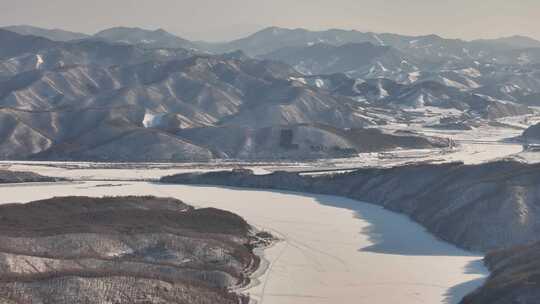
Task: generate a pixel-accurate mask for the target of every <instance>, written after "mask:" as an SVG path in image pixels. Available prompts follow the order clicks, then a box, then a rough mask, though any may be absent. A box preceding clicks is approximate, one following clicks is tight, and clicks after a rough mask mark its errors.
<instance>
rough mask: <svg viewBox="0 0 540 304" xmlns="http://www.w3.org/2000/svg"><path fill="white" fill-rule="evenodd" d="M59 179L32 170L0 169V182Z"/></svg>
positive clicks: (58, 179)
mask: <svg viewBox="0 0 540 304" xmlns="http://www.w3.org/2000/svg"><path fill="white" fill-rule="evenodd" d="M60 180H61V179H60V178H56V177H48V176H43V175H39V174H37V173H33V172H17V171H9V170H1V169H0V184H14V183H37V182H56V181H60Z"/></svg>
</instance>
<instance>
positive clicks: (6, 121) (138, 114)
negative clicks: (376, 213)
mask: <svg viewBox="0 0 540 304" xmlns="http://www.w3.org/2000/svg"><path fill="white" fill-rule="evenodd" d="M274 30H275V33H274ZM284 33H285V34H284ZM287 33H289V31H288V30H281V29H273V30H272V29H269V30H266V31H263V33H262V35H263V36H264V35H275V36H276V37H278V38H279V39H281V38H280V37H281V36H282V35H285V37H289V36H288V35H287ZM294 33H296V34H295V35H300V36H302V35H304V33H305V31H304V30H296V31H294ZM336 33H337V34H339V33H341V31H339V30H334V31H331V32H330V34H327V35H328V36H326V38H327V41H326V42H319V43H315V44H312V45H306V46H298V47H295V46H291V47H288V48H280V49H278V50H276V51H275V52H273V53H272V55H264V56H259V57H251V56H249V54H248V53H246V50H237V51H231V52H228V53H223V54H211V53H208V52H207V51H205V50H202V49H195V48H191V47H190V46H191V44H190V43H189V42H186V41H185V40H183V39H181V38H178V37H175V36H173V35H171V34H169V33H167V32H165V31H163V30H157V31H148V30H143V29H137V28H115V29H111V30H107V31H104V32H101V33H99V34H98V35H97V36H100V37H98V38H96V37H91V38H87V39H76V40H70V41H53V40H50V39H47V38H42V37H37V36H32V35H20V34H17V33H14V32H11V31H6V30H0V44H1V45H5V46H6V47H4V48H2V49H0V159H13V158H17V159H55V160H101V161H195V160H197V161H205V160H211V159H215V158H242V159H269V158H273V159H283V158H295V159H296V158H302V157H304V158H309V159H314V158H326V157H343V156H353V155H355V154H356V153H358V152H360V151H369V152H374V151H376V150H377V149H379V150H385V149H392V148H395V147H407V148H425V147H428V148H437V147H444V145H445V143H444V142H442V143H441V142H438V140H437V139H435V140H433V139H431V138H427V137H426V136H421V135H418V134H416V135H414V136H413V138H410V139H407V140H405V139H404V137H403V136H399V134H388V133H385V132H371V131H369V130H367V131H366V128H375V129H377V128H379V126H381V125H385V124H392V123H400V124H406V123H409V122H410V121H411V120H412V119H414V117H415V115H421V114H417V113H419V112H417V113H416V114H415V113H411V112H410V111H409V110H410V109H411V108H414V109H424V108H426V107H436V108H440V109H441V110H442V111H446V110H448V109H453V110H454V112H457V113H459V115H462V116H464V117H468V118H470V119H485V120H491V119H497V118H500V117H505V116H512V115H522V114H528V113H531V111H532V110H531V109H530V108H529V107H527V104H530V103H531V104H534V103H533V102H531V100H532V101H534V96H535V94H536V93H538V92H540V77H539V76H538V75H540V74H539V73H537V72H538V71H537V69H538V68H539V67H536V66H535V65H534V64H532V63H525V61H524V59H525V57H522V61H523V62H524V63H523V64H520V65H512V64H495V63H487V62H484V63H478V64H477V63H475V62H474V61H471V60H469V59H466V60H464V59H460V60H457V59H456V62H451V61H449V60H448V57H445V56H434V57H429V56H424V51H420V52H419V53H418V54H416V53H414V52H413V53H411V52H409V51H408V50H406V49H405V51H404V50H400V49H398V48H397V47H393V46H390V45H386V44H387V43H385V42H384V40H383V39H382V38H381V37H380V36H378V35H377V36H375V35H368V36H366V37H368V38H369V39H371V40H374V42H369V41H368V42H359V43H344V44H340V45H334V44H332V43H329V42H336V41H346V40H345V37H341V36H339V35H338V36H336ZM353 34H354V35H357V34H356V32H352V34H351V35H353ZM259 35H261V33H259ZM310 35H314V34H310ZM332 37H333V38H332ZM336 37H337V38H336ZM310 38H312V37H311V36H310ZM398 38H400V36H397V35H393V36H392V35H387V36H385V39H387V42H391V39H394V40H395V41H398V42H399V39H398ZM279 39H278V40H279ZM332 39H333V40H332ZM378 39H381V41H382V42H381V41H379V40H378ZM422 39H424V40H430V41H438V40H440V39H442V38H440V37H437V36H426V37H423V38H422ZM295 41H296V40H294V39H292V40H290V42H291V43H293V42H294V43H296V42H295ZM377 41H378V42H377ZM186 43H187V45H186ZM396 43H397V42H396ZM424 43H425V41H424V42H418V43H416V44H417V45H424ZM270 44H271V43H270ZM381 44H385V45H381ZM388 44H389V43H388ZM179 46H185V48H183V47H179ZM531 50H532V51H531ZM534 50H535V49H527V50H526V52H527V55H529V56H528V57H527V58H526V59H528V60H529V61H532V62H534V60H535V57H534V56H533V55H534ZM512 52H515V51H512ZM516 52H517V53H516V55H517V54H523V53H522V52H523V50H517V51H516ZM423 57H428V59H427V60H424V59H423ZM441 58H442V59H441ZM500 58H501V60H502V59H504V58H503V57H500ZM291 65H292V66H291ZM313 72H317V74H315V73H313ZM319 73H321V74H319ZM520 103H522V104H520ZM352 130H355V131H354V132H353V131H352ZM356 130H358V131H356ZM227 138H228V139H230V141H231V142H234V143H236V144H237V146H231V144H230V143H229V142H227V141H226V140H224V139H227ZM359 138H365V139H366V143H365V144H362V143H359V142H358V139H359ZM409 140H410V141H409ZM404 141H405V143H404ZM446 144H448V143H446ZM368 147H376V148H373V149H375V150H373V149H372V148H368Z"/></svg>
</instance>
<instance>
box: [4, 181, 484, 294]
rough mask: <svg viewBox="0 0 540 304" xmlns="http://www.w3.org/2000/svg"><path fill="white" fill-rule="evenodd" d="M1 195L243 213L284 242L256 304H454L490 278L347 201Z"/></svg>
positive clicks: (47, 187) (196, 192)
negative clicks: (142, 201)
mask: <svg viewBox="0 0 540 304" xmlns="http://www.w3.org/2000/svg"><path fill="white" fill-rule="evenodd" d="M0 193H2V195H1V198H0V203H12V202H29V201H32V200H37V199H44V198H50V197H53V196H68V195H79V196H81V195H83V196H105V195H109V196H110V195H113V196H115V195H156V196H165V197H176V198H179V199H181V200H183V201H185V202H187V203H190V204H193V205H195V206H196V207H216V208H221V209H225V210H229V211H232V212H235V213H237V214H239V215H241V216H242V217H244V218H245V219H246V220H247V221H249V222H250V223H251V224H252V225H255V226H256V227H258V228H259V229H264V230H267V231H270V232H272V233H273V234H275V235H276V236H278V237H280V238H281V241H280V242H278V243H277V244H276V245H274V246H273V247H271V248H269V249H267V250H265V252H264V256H265V259H266V260H267V262H268V263H266V266H267V267H266V268H265V269H266V271H265V272H264V274H262V275H261V276H259V277H258V278H257V282H258V284H253V286H251V287H249V288H247V289H246V290H244V292H246V293H248V294H250V295H251V297H252V299H253V300H255V301H257V303H263V304H302V303H309V304H317V303H328V304H334V303H357V304H361V303H366V304H367V303H370V304H373V303H377V304H385V303H400V304H417V303H448V304H454V303H458V302H459V301H460V300H461V298H462V297H463V296H464V295H466V294H467V293H469V292H471V291H473V290H474V289H475V288H477V287H479V286H480V285H481V284H482V283H483V281H484V279H485V278H486V276H487V275H488V272H487V270H486V269H485V268H484V267H483V265H482V261H481V259H482V257H481V256H480V255H478V254H474V253H470V252H466V251H463V250H460V249H458V248H456V247H454V246H452V245H450V244H448V243H445V242H443V241H440V240H437V239H436V238H435V237H433V236H432V235H431V234H429V233H428V232H426V231H425V230H424V229H423V228H422V227H421V226H419V225H417V224H415V223H414V222H412V221H410V220H409V219H408V218H407V217H405V216H403V215H399V214H396V213H393V212H390V211H387V210H384V209H382V208H380V207H378V206H375V205H370V204H367V203H361V202H358V201H354V200H350V199H345V198H340V197H334V196H324V195H307V194H299V193H283V192H269V191H257V190H241V189H228V188H216V187H194V186H180V185H161V184H155V183H149V182H112V183H111V182H99V181H92V182H80V183H61V184H19V185H5V186H0Z"/></svg>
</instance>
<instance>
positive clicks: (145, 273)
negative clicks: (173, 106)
mask: <svg viewBox="0 0 540 304" xmlns="http://www.w3.org/2000/svg"><path fill="white" fill-rule="evenodd" d="M0 214H1V217H2V221H1V223H0V303H243V301H246V300H247V299H245V298H244V297H243V296H240V295H237V294H234V293H231V292H229V291H228V290H231V289H232V288H235V287H238V286H242V285H245V284H247V283H248V282H249V277H248V275H249V274H250V273H251V272H252V271H254V270H255V269H256V268H257V267H258V265H259V259H258V257H256V256H255V255H254V254H253V253H252V249H253V248H254V247H255V246H257V244H258V242H260V240H261V239H260V238H259V237H257V236H256V235H254V232H253V231H252V229H251V227H250V226H249V225H248V224H247V223H246V222H245V221H244V220H243V219H242V218H240V217H238V216H237V215H234V214H231V213H228V212H225V211H221V210H217V209H199V210H196V209H194V208H193V207H191V206H189V205H186V204H184V203H182V202H180V201H178V200H174V199H163V198H155V197H118V198H101V199H95V198H87V197H65V198H54V199H50V200H44V201H37V202H32V203H29V204H25V205H19V204H11V205H3V206H1V207H0Z"/></svg>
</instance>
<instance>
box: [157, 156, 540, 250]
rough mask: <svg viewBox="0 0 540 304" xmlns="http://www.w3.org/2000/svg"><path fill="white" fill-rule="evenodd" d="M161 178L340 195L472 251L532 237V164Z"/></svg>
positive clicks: (537, 215) (538, 170)
mask: <svg viewBox="0 0 540 304" xmlns="http://www.w3.org/2000/svg"><path fill="white" fill-rule="evenodd" d="M162 181H163V182H170V183H183V184H214V185H226V186H237V187H254V188H268V189H280V190H291V191H303V192H313V193H322V194H331V195H341V196H346V197H350V198H353V199H357V200H361V201H366V202H370V203H375V204H379V205H382V206H384V207H385V208H388V209H390V210H394V211H397V212H401V213H405V214H407V215H409V216H410V217H411V218H412V219H414V220H415V221H417V222H419V223H420V224H422V225H423V226H425V227H426V228H427V229H428V230H429V231H431V232H432V233H433V234H435V235H437V236H438V237H440V238H442V239H444V240H447V241H449V242H451V243H454V244H457V245H459V246H461V247H464V248H467V249H472V250H479V251H487V250H492V249H497V248H501V247H507V246H513V245H518V244H523V243H526V242H530V241H536V240H540V234H539V232H540V224H539V222H540V221H539V219H540V209H539V208H538V201H539V198H540V197H539V192H538V190H537V189H538V184H540V165H532V164H523V163H519V162H514V161H499V162H494V163H487V164H481V165H463V164H459V163H454V164H442V165H431V164H416V165H408V166H403V167H396V168H390V169H361V170H358V171H355V172H352V173H346V174H336V175H325V176H313V177H311V176H303V175H299V174H296V173H286V172H276V173H274V174H270V175H263V176H255V175H252V174H251V173H249V172H245V171H236V172H217V173H206V174H183V175H177V176H170V177H164V178H163V179H162Z"/></svg>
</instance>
